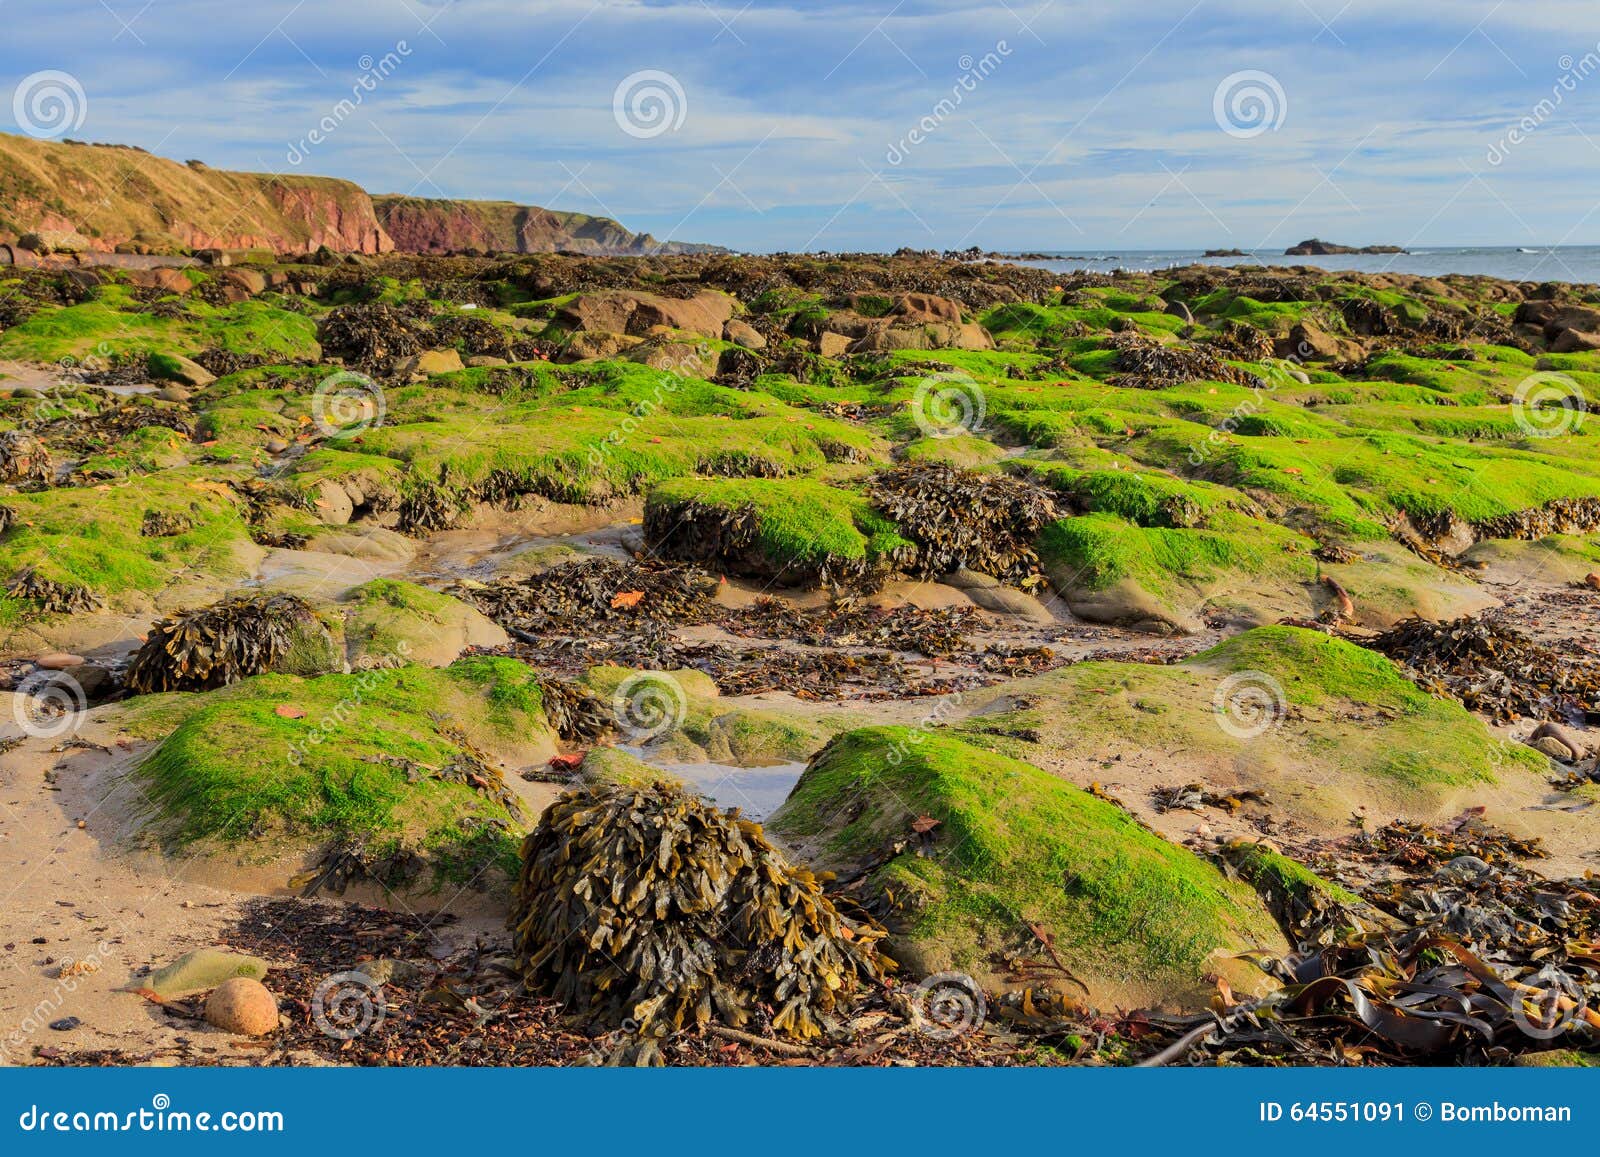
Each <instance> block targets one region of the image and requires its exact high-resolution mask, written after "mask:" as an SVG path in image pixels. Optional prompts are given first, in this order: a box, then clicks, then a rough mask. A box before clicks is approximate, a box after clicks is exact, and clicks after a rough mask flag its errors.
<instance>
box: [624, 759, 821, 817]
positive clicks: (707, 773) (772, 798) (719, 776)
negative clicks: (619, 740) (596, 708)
mask: <svg viewBox="0 0 1600 1157" xmlns="http://www.w3.org/2000/svg"><path fill="white" fill-rule="evenodd" d="M625 750H627V751H629V752H631V753H632V754H633V755H636V756H638V757H639V758H640V759H642V760H644V761H645V762H646V763H648V764H650V766H651V767H659V768H660V769H661V770H662V771H664V772H666V773H667V774H668V775H671V776H674V777H676V778H678V779H681V780H683V782H684V783H685V784H687V785H688V786H689V787H691V788H693V789H694V790H695V791H697V792H699V793H700V794H701V795H703V796H705V797H706V798H707V799H709V800H710V801H711V802H712V803H714V804H716V805H717V806H718V807H736V808H742V809H744V815H745V818H746V819H752V820H764V819H766V818H767V817H768V816H770V815H771V814H772V813H773V812H775V811H777V810H778V807H779V805H781V804H782V803H783V801H784V800H786V799H788V798H789V792H790V790H791V789H792V788H793V787H794V785H795V782H796V781H797V780H799V778H800V773H801V772H803V771H804V770H805V769H806V765H805V764H803V763H778V764H773V765H772V766H770V767H734V766H732V765H730V764H726V763H662V762H661V761H660V760H656V759H651V758H650V757H649V756H648V755H647V754H646V753H645V752H643V751H641V750H639V749H637V748H625Z"/></svg>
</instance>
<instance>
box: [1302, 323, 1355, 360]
mask: <svg viewBox="0 0 1600 1157" xmlns="http://www.w3.org/2000/svg"><path fill="white" fill-rule="evenodd" d="M1360 349H1361V347H1360V346H1359V345H1358V344H1357V343H1355V342H1352V341H1347V340H1346V339H1344V338H1340V337H1335V336H1334V335H1333V334H1331V333H1328V332H1327V331H1326V330H1324V329H1322V328H1321V327H1320V326H1317V325H1314V324H1313V323H1311V322H1309V321H1302V322H1300V323H1299V324H1297V325H1295V326H1294V328H1293V329H1291V330H1290V331H1289V337H1288V339H1287V341H1286V342H1285V343H1284V351H1285V352H1284V353H1283V356H1284V357H1288V358H1319V359H1326V360H1340V359H1346V358H1350V357H1353V356H1357V355H1359V353H1360Z"/></svg>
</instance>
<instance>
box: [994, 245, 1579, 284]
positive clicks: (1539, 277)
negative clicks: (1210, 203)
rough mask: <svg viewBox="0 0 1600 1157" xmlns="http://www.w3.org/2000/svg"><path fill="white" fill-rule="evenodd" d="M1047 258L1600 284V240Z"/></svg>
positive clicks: (1089, 265)
mask: <svg viewBox="0 0 1600 1157" xmlns="http://www.w3.org/2000/svg"><path fill="white" fill-rule="evenodd" d="M1038 252H1039V253H1040V255H1041V256H1042V257H1043V258H1044V260H1039V261H1027V262H1021V264H1027V265H1038V266H1041V267H1043V268H1045V269H1049V270H1052V271H1053V272H1057V273H1075V272H1078V271H1081V270H1093V271H1095V272H1097V273H1110V272H1112V271H1113V270H1117V269H1124V270H1130V271H1136V272H1145V273H1148V272H1152V271H1155V270H1161V269H1168V268H1171V267H1172V266H1175V265H1263V266H1265V265H1280V266H1281V265H1311V266H1315V267H1316V268H1318V269H1326V270H1328V271H1329V272H1353V273H1412V274H1417V275H1419V276H1423V277H1438V276H1441V275H1443V274H1446V273H1472V274H1479V275H1485V276H1489V277H1503V278H1505V279H1506V280H1508V281H1568V282H1577V283H1580V284H1600V245H1548V246H1520V247H1519V246H1514V245H1492V246H1480V247H1471V246H1457V247H1443V246H1442V247H1433V246H1429V247H1427V248H1423V249H1411V250H1408V251H1407V252H1405V253H1382V254H1378V253H1372V254H1362V253H1352V254H1334V255H1328V256H1321V257H1288V256H1285V254H1284V252H1283V250H1282V249H1281V248H1280V249H1256V250H1246V251H1245V256H1243V257H1203V256H1202V254H1203V253H1204V252H1205V251H1204V250H1202V249H1108V250H1105V251H1100V252H1097V251H1094V250H1081V249H1080V250H1074V251H1072V252H1061V253H1055V252H1051V251H1048V250H1040V251H1038Z"/></svg>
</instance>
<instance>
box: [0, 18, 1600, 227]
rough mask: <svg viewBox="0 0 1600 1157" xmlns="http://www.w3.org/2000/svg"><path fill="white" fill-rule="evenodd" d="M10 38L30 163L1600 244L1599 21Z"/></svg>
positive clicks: (387, 30)
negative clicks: (72, 144)
mask: <svg viewBox="0 0 1600 1157" xmlns="http://www.w3.org/2000/svg"><path fill="white" fill-rule="evenodd" d="M0 21H3V22H4V25H5V28H6V39H7V42H8V43H7V48H8V51H7V52H6V53H4V54H3V57H0V127H3V128H4V130H5V131H32V132H34V133H35V134H36V135H49V134H56V135H64V136H68V137H72V138H74V139H81V140H93V141H105V142H116V143H125V144H136V145H140V146H142V147H144V148H147V149H149V150H150V151H151V152H154V153H158V154H160V155H163V156H170V157H174V158H177V159H180V160H184V159H188V158H191V157H192V158H199V159H202V160H204V161H206V162H207V163H209V164H211V165H212V166H214V167H219V168H236V169H249V170H253V171H264V172H302V173H316V174H322V175H329V176H337V177H344V178H348V179H350V180H354V181H356V182H358V183H360V184H362V185H363V186H365V187H366V188H368V189H370V190H372V191H373V192H395V193H408V194H412V195H415V196H430V197H440V196H444V197H474V198H487V199H503V200H514V201H518V202H522V203H528V204H538V205H544V206H547V207H550V208H556V209H566V210H576V211H581V212H589V213H601V214H605V215H607V216H612V217H615V218H617V219H619V220H620V221H622V222H623V223H624V224H626V225H627V226H629V227H630V228H633V229H638V230H647V231H649V232H651V233H653V234H655V236H656V237H657V238H659V239H671V240H680V241H705V242H714V243H718V244H723V245H728V246H731V247H735V248H739V249H745V250H752V251H777V250H787V251H809V250H819V249H829V250H835V251H840V250H886V249H894V248H898V247H900V246H911V247H913V248H937V249H961V248H967V247H969V246H974V245H976V246H979V247H981V248H983V249H986V250H987V249H995V250H1003V251H1008V252H1014V251H1019V250H1049V251H1063V252H1069V253H1116V252H1118V251H1121V250H1135V249H1160V248H1189V247H1237V248H1241V249H1257V248H1281V247H1284V246H1287V245H1290V244H1292V243H1294V242H1295V241H1298V240H1301V239H1303V238H1307V237H1311V236H1319V237H1323V238H1327V239H1330V240H1334V241H1340V242H1344V243H1349V244H1378V243H1390V244H1400V245H1407V246H1426V245H1489V244H1504V245H1550V244H1562V243H1565V244H1584V243H1600V211H1597V209H1600V200H1597V198H1600V5H1597V4H1596V3H1595V2H1594V0H1519V2H1517V3H1507V2H1505V0H1408V2H1404V3H1396V2H1395V0H1270V2H1257V0H1178V2H1176V3H1165V2H1162V0H1146V2H1144V3H1140V4H1132V3H1128V2H1126V0H1096V2H1093V3H1085V2H1080V0H1071V2H1069V0H1043V2H1040V0H965V2H963V0H900V2H899V3H896V2H894V0H887V2H885V0H851V2H840V3H832V2H827V0H823V2H813V3H800V2H797V0H790V2H786V3H780V2H769V0H749V2H745V0H686V2H684V0H545V2H537V3H534V2H515V0H338V2H337V3H332V2H329V0H251V2H250V3H236V2H224V0H0ZM7 95H9V96H10V97H11V99H10V100H6V99H5V97H6V96H7ZM52 98H59V99H52Z"/></svg>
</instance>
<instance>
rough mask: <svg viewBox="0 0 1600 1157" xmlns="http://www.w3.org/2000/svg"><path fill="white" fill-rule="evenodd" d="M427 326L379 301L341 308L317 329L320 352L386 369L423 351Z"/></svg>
mask: <svg viewBox="0 0 1600 1157" xmlns="http://www.w3.org/2000/svg"><path fill="white" fill-rule="evenodd" d="M429 340H430V337H429V330H428V326H427V325H426V324H425V323H424V322H423V321H421V320H419V319H418V318H416V317H413V316H411V315H410V314H407V313H406V312H405V311H403V310H401V309H398V308H396V307H395V306H392V305H387V304H385V303H383V302H378V301H369V302H361V303H359V304H356V305H342V306H340V307H339V308H338V309H335V310H333V311H332V312H331V313H329V314H328V316H327V317H325V318H324V319H323V320H322V324H321V325H320V326H318V327H317V341H318V342H320V343H321V345H322V349H323V352H324V353H325V354H329V355H332V356H335V357H341V358H343V359H344V360H345V361H346V362H347V363H349V364H351V365H356V366H363V367H366V368H368V369H386V368H387V367H388V366H389V365H390V364H392V363H393V361H394V360H395V359H396V358H403V357H410V356H411V355H412V354H415V353H420V352H421V351H422V350H423V349H425V348H427V347H426V345H425V344H424V343H425V342H426V341H429Z"/></svg>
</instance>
